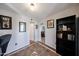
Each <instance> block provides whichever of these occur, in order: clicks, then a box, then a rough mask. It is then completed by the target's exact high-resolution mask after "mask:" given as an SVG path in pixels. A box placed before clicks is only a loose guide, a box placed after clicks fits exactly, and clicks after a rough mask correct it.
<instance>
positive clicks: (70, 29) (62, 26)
mask: <svg viewBox="0 0 79 59" xmlns="http://www.w3.org/2000/svg"><path fill="white" fill-rule="evenodd" d="M56 23H57V25H56V26H57V28H56V52H57V53H59V54H60V55H63V56H74V55H76V52H75V51H76V45H75V44H76V24H75V23H76V15H72V16H68V17H64V18H60V19H57V22H56Z"/></svg>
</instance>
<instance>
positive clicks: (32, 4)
mask: <svg viewBox="0 0 79 59" xmlns="http://www.w3.org/2000/svg"><path fill="white" fill-rule="evenodd" d="M29 7H30V9H31V10H32V11H34V10H36V4H35V3H30V4H29Z"/></svg>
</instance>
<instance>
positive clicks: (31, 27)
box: [30, 24, 35, 41]
mask: <svg viewBox="0 0 79 59" xmlns="http://www.w3.org/2000/svg"><path fill="white" fill-rule="evenodd" d="M30 40H31V41H35V26H34V24H30Z"/></svg>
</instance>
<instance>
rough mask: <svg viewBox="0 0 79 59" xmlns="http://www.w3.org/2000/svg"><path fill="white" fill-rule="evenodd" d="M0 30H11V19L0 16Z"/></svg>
mask: <svg viewBox="0 0 79 59" xmlns="http://www.w3.org/2000/svg"><path fill="white" fill-rule="evenodd" d="M0 29H1V30H2V29H12V18H11V17H9V16H4V15H0Z"/></svg>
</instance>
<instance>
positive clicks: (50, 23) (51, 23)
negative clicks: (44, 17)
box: [47, 19, 54, 28]
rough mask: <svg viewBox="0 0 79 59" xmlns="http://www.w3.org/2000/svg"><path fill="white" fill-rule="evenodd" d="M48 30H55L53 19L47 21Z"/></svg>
mask: <svg viewBox="0 0 79 59" xmlns="http://www.w3.org/2000/svg"><path fill="white" fill-rule="evenodd" d="M47 28H54V20H53V19H51V20H48V21H47Z"/></svg>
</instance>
